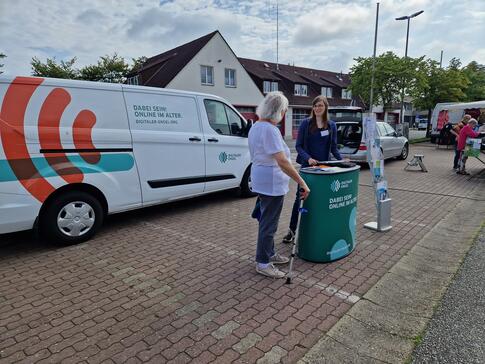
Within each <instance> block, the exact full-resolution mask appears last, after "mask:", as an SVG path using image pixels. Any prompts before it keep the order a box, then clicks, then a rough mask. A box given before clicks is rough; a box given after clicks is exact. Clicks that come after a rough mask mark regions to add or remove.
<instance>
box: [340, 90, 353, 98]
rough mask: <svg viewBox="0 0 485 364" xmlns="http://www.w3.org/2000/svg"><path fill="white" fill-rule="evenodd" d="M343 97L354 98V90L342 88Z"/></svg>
mask: <svg viewBox="0 0 485 364" xmlns="http://www.w3.org/2000/svg"><path fill="white" fill-rule="evenodd" d="M342 98H343V99H347V100H350V99H352V92H351V91H350V90H348V89H346V88H343V89H342Z"/></svg>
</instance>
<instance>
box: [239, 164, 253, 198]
mask: <svg viewBox="0 0 485 364" xmlns="http://www.w3.org/2000/svg"><path fill="white" fill-rule="evenodd" d="M240 190H241V197H253V196H256V193H254V192H253V191H252V189H251V167H248V169H246V172H244V176H243V178H242V180H241V185H240Z"/></svg>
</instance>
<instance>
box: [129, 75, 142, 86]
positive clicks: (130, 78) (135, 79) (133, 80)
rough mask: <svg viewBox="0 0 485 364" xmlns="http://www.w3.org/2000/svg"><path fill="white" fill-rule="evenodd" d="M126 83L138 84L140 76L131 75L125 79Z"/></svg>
mask: <svg viewBox="0 0 485 364" xmlns="http://www.w3.org/2000/svg"><path fill="white" fill-rule="evenodd" d="M126 83H127V84H128V85H135V86H136V85H139V84H140V77H139V75H136V76H133V77H129V78H128V79H127V80H126Z"/></svg>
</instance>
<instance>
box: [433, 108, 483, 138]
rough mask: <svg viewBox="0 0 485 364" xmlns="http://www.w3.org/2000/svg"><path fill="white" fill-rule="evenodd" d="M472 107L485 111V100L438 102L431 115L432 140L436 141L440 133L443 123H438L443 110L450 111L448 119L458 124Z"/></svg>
mask: <svg viewBox="0 0 485 364" xmlns="http://www.w3.org/2000/svg"><path fill="white" fill-rule="evenodd" d="M470 109H479V110H481V111H485V100H484V101H474V102H443V103H438V104H436V106H435V108H434V110H433V114H432V115H431V142H434V141H435V140H436V138H437V137H438V136H439V135H440V131H441V125H438V116H439V114H440V112H441V111H443V110H446V111H448V120H449V121H450V122H451V123H452V124H456V123H458V122H459V121H460V120H461V119H462V118H463V115H465V110H470Z"/></svg>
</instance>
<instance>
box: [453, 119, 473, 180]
mask: <svg viewBox="0 0 485 364" xmlns="http://www.w3.org/2000/svg"><path fill="white" fill-rule="evenodd" d="M471 118H472V117H471V115H468V114H465V115H464V116H463V118H462V119H461V121H460V122H458V123H457V124H456V125H455V126H454V127H453V129H451V130H450V133H451V134H452V135H453V136H454V137H455V158H454V159H453V169H454V170H456V171H457V170H458V167H459V162H460V152H459V151H458V148H457V146H458V137H459V135H460V130H461V129H463V127H464V126H465V125H466V124H467V123H468V120H470V119H471Z"/></svg>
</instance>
